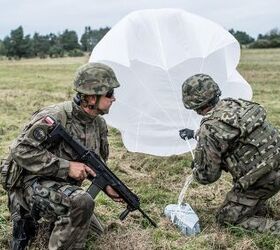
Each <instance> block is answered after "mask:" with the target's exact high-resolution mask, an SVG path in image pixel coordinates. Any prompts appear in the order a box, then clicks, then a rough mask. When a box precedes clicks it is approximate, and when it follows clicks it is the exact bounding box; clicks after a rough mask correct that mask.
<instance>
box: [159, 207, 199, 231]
mask: <svg viewBox="0 0 280 250" xmlns="http://www.w3.org/2000/svg"><path fill="white" fill-rule="evenodd" d="M164 214H165V215H166V216H167V217H168V218H169V219H170V220H171V222H172V223H174V224H175V225H176V226H177V227H178V228H179V229H180V230H181V232H182V233H183V234H185V235H195V234H198V233H200V226H199V218H198V216H197V215H196V213H195V212H194V211H193V209H192V208H191V206H190V205H189V204H188V203H184V204H181V205H179V204H169V205H167V206H166V207H165V209H164Z"/></svg>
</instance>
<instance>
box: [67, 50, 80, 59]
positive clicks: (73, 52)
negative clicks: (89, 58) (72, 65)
mask: <svg viewBox="0 0 280 250" xmlns="http://www.w3.org/2000/svg"><path fill="white" fill-rule="evenodd" d="M68 56H70V57H77V56H84V53H83V51H81V50H80V49H73V50H70V51H69V52H68Z"/></svg>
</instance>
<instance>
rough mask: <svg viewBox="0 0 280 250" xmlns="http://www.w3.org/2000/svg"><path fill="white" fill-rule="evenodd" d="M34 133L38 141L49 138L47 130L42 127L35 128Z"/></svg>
mask: <svg viewBox="0 0 280 250" xmlns="http://www.w3.org/2000/svg"><path fill="white" fill-rule="evenodd" d="M32 134H33V137H34V139H35V140H36V141H40V142H42V141H44V140H45V139H46V138H47V134H46V132H45V130H44V129H43V128H41V127H37V128H35V129H34V130H33V132H32Z"/></svg>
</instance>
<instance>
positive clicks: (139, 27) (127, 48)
mask: <svg viewBox="0 0 280 250" xmlns="http://www.w3.org/2000/svg"><path fill="white" fill-rule="evenodd" d="M239 57H240V48H239V44H238V42H237V41H236V40H235V38H234V37H233V36H232V35H231V34H230V33H229V32H227V31H226V30H225V29H223V28H222V27H221V26H220V25H218V24H216V23H214V22H212V21H210V20H207V19H205V18H203V17H200V16H197V15H194V14H191V13H188V12H186V11H183V10H180V9H155V10H141V11H135V12H132V13H131V14H129V15H127V16H126V17H124V18H123V19H122V20H121V21H119V22H118V23H117V24H116V25H115V26H114V27H113V28H112V29H111V30H110V31H109V32H108V33H107V34H106V35H105V36H104V38H103V39H102V40H101V41H100V42H99V43H98V44H97V46H96V47H95V48H94V49H93V51H92V55H91V57H90V62H102V63H105V64H107V65H109V66H111V67H112V68H113V70H114V71H115V73H116V76H117V78H118V80H119V82H120V84H121V87H120V88H118V89H117V90H116V99H117V100H116V102H115V103H114V104H113V106H112V108H111V110H110V114H109V115H106V116H105V119H106V120H107V122H108V124H109V125H110V126H112V127H115V128H117V129H118V130H120V132H121V134H122V139H123V143H124V145H125V147H126V148H127V149H128V150H129V151H133V152H143V153H148V154H152V155H159V156H168V155H173V154H181V153H184V152H187V151H189V150H190V147H188V146H187V144H186V142H184V141H183V140H182V139H181V138H180V137H179V134H178V130H180V129H182V128H191V129H197V128H198V126H199V121H200V119H201V117H200V116H198V115H197V114H196V113H195V112H194V111H191V110H187V109H185V108H184V106H183V103H182V93H181V88H182V83H183V82H184V81H185V80H186V79H187V78H188V77H190V76H192V75H194V74H197V73H205V74H209V75H210V76H212V77H213V79H214V80H215V81H216V82H217V83H218V84H219V86H220V88H221V90H222V97H234V98H244V99H250V98H251V97H252V90H251V87H250V85H249V84H248V83H247V82H246V81H245V80H244V79H243V78H242V76H241V75H240V74H239V73H238V72H237V70H236V66H237V64H238V62H239ZM195 143H196V142H195V141H194V140H191V145H192V146H194V145H195Z"/></svg>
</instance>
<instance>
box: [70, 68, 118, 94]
mask: <svg viewBox="0 0 280 250" xmlns="http://www.w3.org/2000/svg"><path fill="white" fill-rule="evenodd" d="M119 86H120V84H119V82H118V80H117V78H116V75H115V73H114V71H113V70H112V69H111V68H110V67H109V66H107V65H105V64H102V63H87V64H85V65H83V66H81V67H80V68H79V69H78V70H77V73H76V76H75V79H74V90H76V91H77V92H78V93H81V94H85V95H105V94H106V93H107V92H108V91H109V90H111V89H113V88H117V87H119Z"/></svg>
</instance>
